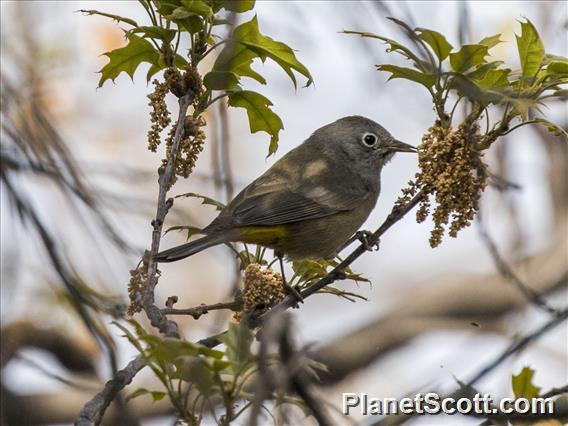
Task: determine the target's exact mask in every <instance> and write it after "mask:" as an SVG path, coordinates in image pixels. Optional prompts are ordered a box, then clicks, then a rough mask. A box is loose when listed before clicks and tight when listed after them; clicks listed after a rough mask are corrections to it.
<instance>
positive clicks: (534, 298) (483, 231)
mask: <svg viewBox="0 0 568 426" xmlns="http://www.w3.org/2000/svg"><path fill="white" fill-rule="evenodd" d="M477 220H478V224H479V228H478V229H479V234H480V236H481V239H482V240H483V242H484V243H485V246H486V247H487V249H488V250H489V252H490V253H491V257H492V258H493V261H494V263H495V267H496V268H497V270H498V271H499V273H500V274H501V275H502V276H503V278H505V280H506V281H507V282H509V283H511V284H512V285H513V286H515V287H516V288H517V289H518V290H519V291H520V292H521V294H522V295H523V296H524V297H525V298H526V299H527V300H528V301H529V302H530V303H532V304H533V305H535V306H537V307H539V308H540V309H542V310H544V311H546V312H548V313H551V314H556V313H558V311H557V310H556V309H555V308H553V307H552V306H550V305H548V303H546V301H545V300H544V299H543V298H542V297H541V295H540V294H538V293H537V292H536V291H534V290H533V289H532V288H530V287H529V286H528V285H527V284H525V283H524V282H523V281H522V280H521V279H520V278H519V277H518V276H517V275H516V274H515V273H514V272H513V269H512V268H511V267H510V266H509V264H508V263H507V262H506V261H505V259H504V258H503V257H502V256H501V253H499V249H498V248H497V245H496V244H495V242H494V241H493V240H492V238H491V236H490V235H489V232H488V231H487V228H486V227H485V223H484V221H483V219H482V215H481V212H478V214H477Z"/></svg>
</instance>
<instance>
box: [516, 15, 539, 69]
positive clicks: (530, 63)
mask: <svg viewBox="0 0 568 426" xmlns="http://www.w3.org/2000/svg"><path fill="white" fill-rule="evenodd" d="M515 37H516V38H517V48H518V51H519V58H520V60H521V70H522V76H523V77H534V76H535V75H536V73H537V71H538V70H539V68H540V66H541V64H542V61H543V59H544V46H543V45H542V41H541V40H540V37H539V35H538V32H537V30H536V28H535V27H534V25H533V24H532V22H531V21H529V20H528V19H527V22H521V35H520V36H519V35H515Z"/></svg>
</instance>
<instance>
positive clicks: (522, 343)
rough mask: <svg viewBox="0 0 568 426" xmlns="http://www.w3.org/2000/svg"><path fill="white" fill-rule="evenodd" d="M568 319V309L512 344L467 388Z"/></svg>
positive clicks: (468, 384) (483, 369) (477, 374)
mask: <svg viewBox="0 0 568 426" xmlns="http://www.w3.org/2000/svg"><path fill="white" fill-rule="evenodd" d="M566 319H568V308H566V309H563V310H561V311H558V312H556V313H555V314H554V315H553V316H552V318H551V319H550V320H549V321H548V322H546V323H545V324H543V325H542V326H541V327H539V328H538V329H536V330H535V331H533V332H532V333H530V334H527V335H525V336H524V337H522V338H521V339H519V340H517V341H516V342H513V343H511V344H510V345H509V346H508V347H507V348H506V349H505V350H504V351H503V352H502V353H501V354H499V355H498V356H497V357H496V358H495V359H494V360H493V361H491V362H490V363H489V364H487V365H486V366H485V367H483V368H482V369H481V370H480V371H479V372H478V373H476V374H475V375H474V376H473V377H472V378H471V379H470V380H469V381H468V382H467V384H466V385H465V386H466V387H469V386H473V385H474V384H475V383H477V382H478V381H479V380H481V379H482V378H483V377H485V376H486V375H487V374H489V373H490V372H491V371H493V370H494V369H495V368H497V367H498V366H499V365H500V364H501V363H503V361H505V360H506V359H507V358H509V357H510V356H511V355H513V354H515V353H517V352H519V351H521V350H523V349H524V348H526V347H527V346H528V345H529V344H530V343H532V342H533V341H534V340H536V339H538V338H539V337H541V336H542V335H544V333H546V332H547V331H549V330H551V329H553V328H554V327H556V326H557V325H559V324H560V323H562V322H563V321H565V320H566Z"/></svg>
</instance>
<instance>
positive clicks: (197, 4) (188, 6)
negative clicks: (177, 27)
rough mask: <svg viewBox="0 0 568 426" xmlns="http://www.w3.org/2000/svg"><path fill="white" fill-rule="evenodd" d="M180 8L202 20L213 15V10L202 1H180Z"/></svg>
mask: <svg viewBox="0 0 568 426" xmlns="http://www.w3.org/2000/svg"><path fill="white" fill-rule="evenodd" d="M181 5H182V7H183V8H184V9H185V10H186V11H187V12H189V13H194V14H196V15H199V16H203V17H204V18H208V17H210V16H212V15H213V9H211V6H209V5H208V4H207V2H205V1H203V0H181Z"/></svg>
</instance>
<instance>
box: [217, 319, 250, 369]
mask: <svg viewBox="0 0 568 426" xmlns="http://www.w3.org/2000/svg"><path fill="white" fill-rule="evenodd" d="M219 340H221V341H222V342H223V343H224V344H225V346H226V347H227V352H226V354H227V358H228V359H229V361H231V362H232V363H233V364H234V365H233V370H234V371H235V372H237V371H241V369H242V367H244V366H246V365H247V364H249V363H250V362H251V361H252V359H253V355H252V352H251V345H252V342H253V340H254V335H253V334H252V332H251V331H250V330H249V329H248V328H247V327H246V325H244V323H243V324H234V323H230V324H229V329H228V330H227V333H226V334H224V335H222V336H221V337H220V338H219Z"/></svg>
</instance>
